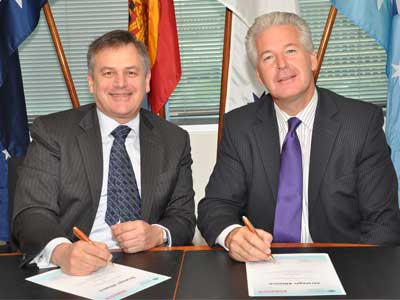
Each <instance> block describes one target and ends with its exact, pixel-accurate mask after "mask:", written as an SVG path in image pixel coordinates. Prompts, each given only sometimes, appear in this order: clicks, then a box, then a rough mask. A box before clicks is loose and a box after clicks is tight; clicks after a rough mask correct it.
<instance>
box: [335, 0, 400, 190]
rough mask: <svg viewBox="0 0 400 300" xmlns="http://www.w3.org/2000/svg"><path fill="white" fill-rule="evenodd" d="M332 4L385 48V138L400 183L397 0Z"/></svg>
mask: <svg viewBox="0 0 400 300" xmlns="http://www.w3.org/2000/svg"><path fill="white" fill-rule="evenodd" d="M331 3H332V5H334V6H335V7H336V8H337V9H338V11H340V12H341V13H342V14H343V15H345V16H346V17H347V18H349V19H350V20H351V21H352V22H354V23H355V24H356V25H358V26H360V27H361V28H362V29H363V30H364V31H365V32H367V33H368V34H369V35H370V36H371V37H373V38H374V39H375V40H377V41H378V43H379V44H381V45H382V47H383V48H385V50H386V53H387V64H386V73H387V77H388V96H387V106H386V139H387V141H388V143H389V145H390V147H391V149H392V160H393V164H394V166H395V169H396V172H397V181H398V182H400V79H399V77H400V50H399V49H400V19H399V6H400V0H397V1H396V0H351V1H349V0H331ZM399 192H400V185H399Z"/></svg>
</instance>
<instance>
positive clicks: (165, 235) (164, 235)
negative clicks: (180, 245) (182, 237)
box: [162, 229, 168, 245]
mask: <svg viewBox="0 0 400 300" xmlns="http://www.w3.org/2000/svg"><path fill="white" fill-rule="evenodd" d="M162 232H163V235H162V237H163V243H164V244H166V245H168V234H167V231H166V230H165V229H163V230H162Z"/></svg>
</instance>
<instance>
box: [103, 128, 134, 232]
mask: <svg viewBox="0 0 400 300" xmlns="http://www.w3.org/2000/svg"><path fill="white" fill-rule="evenodd" d="M130 131H131V129H130V128H129V127H128V126H125V125H120V126H118V127H117V128H115V129H114V130H113V132H111V134H112V135H113V136H114V142H113V144H112V147H111V153H110V167H109V170H108V186H107V211H106V217H105V221H106V223H107V224H108V225H109V226H111V225H114V224H116V223H118V222H121V223H122V222H126V221H131V220H137V219H141V218H142V213H141V204H140V195H139V190H138V186H137V183H136V178H135V173H134V171H133V168H132V163H131V160H130V159H129V155H128V152H127V151H126V148H125V139H126V137H127V136H128V134H129V132H130Z"/></svg>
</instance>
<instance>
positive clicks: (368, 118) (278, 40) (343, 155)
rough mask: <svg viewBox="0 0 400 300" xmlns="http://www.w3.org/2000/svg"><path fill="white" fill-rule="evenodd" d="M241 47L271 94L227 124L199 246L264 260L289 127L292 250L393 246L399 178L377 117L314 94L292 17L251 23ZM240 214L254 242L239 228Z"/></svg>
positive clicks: (300, 26)
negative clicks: (297, 245)
mask: <svg viewBox="0 0 400 300" xmlns="http://www.w3.org/2000/svg"><path fill="white" fill-rule="evenodd" d="M246 47H247V52H248V54H249V58H250V60H251V61H252V63H253V65H254V66H256V69H257V75H258V78H259V79H260V81H261V82H262V83H263V84H264V85H265V86H266V88H267V89H268V91H269V94H268V95H266V96H264V97H263V98H262V99H261V100H260V101H258V102H256V103H252V104H249V105H247V106H245V107H241V108H239V109H236V110H234V111H232V112H229V113H228V114H227V115H226V116H225V122H224V131H223V137H222V141H221V144H220V147H219V149H218V158H217V163H216V165H215V168H214V171H213V173H212V175H211V178H210V181H209V183H208V185H207V188H206V195H205V198H204V199H203V200H202V201H201V202H200V204H199V210H198V214H199V215H198V226H199V229H200V231H201V233H202V234H203V236H204V237H205V239H206V240H207V242H208V243H209V244H210V245H215V244H219V245H221V246H224V247H225V248H226V249H227V250H228V251H229V254H230V256H231V257H232V258H234V259H236V260H239V261H258V260H266V259H269V258H270V253H271V250H270V246H271V242H272V241H273V239H274V237H273V235H272V234H273V233H274V228H275V226H276V225H277V223H278V224H279V225H280V224H281V223H280V222H281V221H282V220H281V219H279V217H278V218H277V217H276V215H275V212H276V210H277V209H276V207H277V206H278V205H277V203H278V201H277V198H278V197H277V195H278V192H279V191H278V186H279V187H280V186H281V185H280V182H279V181H280V178H285V179H286V178H289V177H290V174H289V176H288V177H280V157H281V147H282V143H283V141H284V139H285V136H286V134H287V132H288V120H289V119H292V118H297V119H298V120H300V121H301V122H300V125H299V126H298V127H297V129H295V134H296V135H297V137H298V141H299V145H300V148H301V153H300V160H301V163H302V168H300V172H302V174H301V175H302V185H299V186H301V188H300V189H298V190H297V191H296V193H297V194H296V197H291V198H293V199H294V198H296V199H297V198H300V199H299V202H296V203H295V204H296V205H297V204H299V207H300V209H298V210H297V211H296V213H298V215H300V218H299V219H298V220H299V222H298V223H296V224H298V225H299V227H300V228H299V227H296V230H297V228H299V231H298V232H299V234H298V235H297V236H296V237H298V239H297V241H299V242H305V243H310V242H330V243H369V244H400V214H399V209H398V202H397V199H398V196H397V179H396V174H395V171H394V168H393V164H392V162H391V159H390V149H389V147H388V145H387V143H386V139H385V135H384V132H383V130H382V126H383V116H382V111H381V110H380V109H379V108H378V107H376V106H374V105H372V104H369V103H365V102H361V101H356V100H351V99H347V98H345V97H342V96H340V95H337V94H335V93H333V92H331V91H329V90H326V89H322V88H316V86H315V84H314V79H313V71H314V70H315V68H316V66H317V60H316V55H315V52H314V50H313V46H312V40H311V32H310V29H309V27H308V26H307V24H306V23H305V22H304V20H302V19H301V18H300V17H298V16H296V15H294V14H290V13H280V12H274V13H270V14H266V15H263V16H260V17H258V18H257V19H256V21H255V23H254V24H253V25H252V26H251V27H250V29H249V31H248V33H247V37H246ZM291 166H293V164H292V165H291ZM292 171H293V173H294V172H295V168H294V167H292ZM300 172H299V173H300ZM298 177H300V176H298ZM296 178H297V177H296ZM287 182H289V183H290V181H287ZM293 182H296V183H297V182H298V181H293ZM282 186H284V185H283V184H282ZM290 188H291V186H290V185H287V186H285V189H286V191H287V190H289V189H290ZM281 192H282V191H281ZM283 192H285V190H283ZM297 196H299V197H297ZM293 199H289V201H291V200H293ZM292 203H294V202H292ZM293 205H294V204H293ZM292 207H293V206H291V205H288V206H286V211H289V210H291V208H292ZM296 207H297V206H296ZM242 215H246V216H247V217H248V218H249V219H250V220H251V221H252V222H253V223H254V226H255V227H256V228H257V229H256V230H257V234H254V233H252V232H251V231H249V230H248V229H247V228H246V227H244V226H242V222H241V216H242ZM282 215H283V214H282ZM293 215H294V214H293ZM298 215H296V216H298ZM279 216H281V215H279ZM296 220H297V219H296ZM283 221H286V222H287V223H288V224H289V225H290V226H291V225H292V224H290V223H291V222H294V220H293V219H290V220H283ZM288 227H289V226H288ZM287 234H288V236H289V235H291V234H292V232H287Z"/></svg>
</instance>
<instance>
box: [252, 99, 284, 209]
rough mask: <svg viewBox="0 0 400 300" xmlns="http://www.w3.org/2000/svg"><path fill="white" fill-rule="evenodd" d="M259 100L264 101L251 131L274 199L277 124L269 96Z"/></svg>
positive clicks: (276, 168) (276, 164)
mask: <svg viewBox="0 0 400 300" xmlns="http://www.w3.org/2000/svg"><path fill="white" fill-rule="evenodd" d="M260 101H264V103H263V106H262V107H261V109H260V111H259V112H258V114H257V119H258V122H257V123H256V124H255V125H254V127H253V132H254V136H255V138H256V141H257V145H258V149H259V152H260V157H261V161H262V163H263V166H264V170H265V172H266V174H267V177H268V179H269V184H270V187H271V191H272V195H273V197H274V200H275V201H276V195H277V191H278V179H279V167H280V146H279V133H278V124H277V121H276V114H275V109H274V107H273V102H272V99H271V96H270V95H266V96H264V98H263V100H260Z"/></svg>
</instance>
